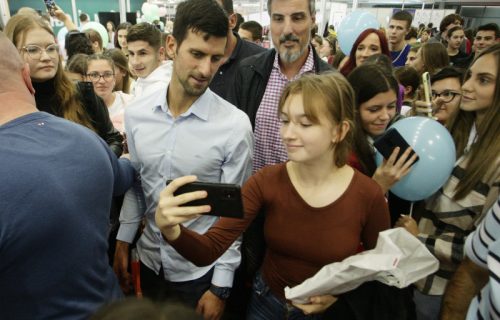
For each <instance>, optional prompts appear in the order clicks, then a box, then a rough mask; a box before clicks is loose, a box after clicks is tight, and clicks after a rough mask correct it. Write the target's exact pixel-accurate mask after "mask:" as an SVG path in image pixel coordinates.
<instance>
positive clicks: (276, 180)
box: [171, 164, 390, 299]
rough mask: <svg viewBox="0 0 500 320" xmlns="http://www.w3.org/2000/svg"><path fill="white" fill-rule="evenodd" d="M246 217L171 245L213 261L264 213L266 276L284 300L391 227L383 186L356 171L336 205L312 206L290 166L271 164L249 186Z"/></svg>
mask: <svg viewBox="0 0 500 320" xmlns="http://www.w3.org/2000/svg"><path fill="white" fill-rule="evenodd" d="M242 193H243V205H244V208H245V217H244V219H241V220H240V219H230V218H221V219H220V220H219V221H218V222H217V223H216V224H215V225H214V226H213V227H212V228H210V230H208V232H207V233H205V234H204V235H200V234H197V233H195V232H193V231H190V230H188V229H186V228H182V230H181V235H180V237H179V238H178V239H177V240H175V241H173V242H171V245H172V246H173V247H174V248H175V249H176V250H177V251H178V252H179V253H180V254H181V255H183V256H184V257H185V258H187V259H188V260H190V261H192V262H193V263H195V264H197V265H209V264H211V263H212V262H213V261H215V260H216V259H217V258H218V257H219V256H220V255H221V254H222V253H224V251H225V250H226V249H227V248H228V247H229V246H230V245H231V243H232V242H233V241H234V240H235V239H236V238H237V237H238V236H239V235H240V234H241V233H242V232H243V231H244V230H245V229H246V227H247V226H248V225H249V224H250V223H251V221H252V220H253V219H254V218H255V216H256V215H257V214H258V213H259V211H260V210H263V212H264V213H265V217H266V218H265V225H264V234H265V238H266V243H267V251H266V255H265V257H264V262H263V266H262V275H263V277H264V280H265V282H266V283H267V284H268V285H269V287H270V289H271V290H272V292H273V293H274V294H275V295H276V296H278V297H280V298H282V299H285V297H284V288H285V287H286V286H289V287H293V286H295V285H297V284H300V283H301V282H302V281H304V280H305V279H307V278H310V277H311V276H313V275H314V274H315V273H316V272H317V271H319V269H321V268H322V267H323V266H324V265H327V264H329V263H333V262H337V261H342V260H343V259H345V258H347V257H349V256H351V255H353V254H356V252H357V249H358V246H359V244H360V242H362V243H363V245H364V247H365V248H366V249H372V248H373V247H374V246H375V244H376V241H377V237H378V233H379V232H380V231H383V230H385V229H388V228H389V227H390V221H389V211H388V208H387V203H386V200H385V198H384V195H383V194H382V190H381V188H380V187H379V186H378V184H377V183H376V182H374V181H373V180H372V179H370V178H368V177H366V176H365V175H363V174H361V173H359V172H358V171H355V173H354V176H353V179H352V181H351V182H350V184H349V186H348V188H347V189H346V191H345V192H344V194H343V195H341V196H340V197H339V198H338V199H337V200H335V201H334V202H332V203H331V204H329V205H327V206H325V207H321V208H314V207H311V206H309V205H308V204H307V203H306V202H305V201H304V200H303V199H302V198H301V196H300V195H299V194H298V192H297V191H296V190H295V188H294V186H293V185H292V183H291V181H290V178H289V176H288V173H287V171H286V166H285V164H279V165H275V166H270V167H266V168H264V169H262V170H260V171H259V172H257V173H256V174H255V175H253V176H252V177H251V178H250V179H249V180H248V181H247V183H246V184H245V185H244V187H243V190H242Z"/></svg>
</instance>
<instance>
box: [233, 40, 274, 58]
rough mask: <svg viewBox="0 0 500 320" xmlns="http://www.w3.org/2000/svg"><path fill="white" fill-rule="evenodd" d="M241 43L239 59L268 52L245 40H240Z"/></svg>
mask: <svg viewBox="0 0 500 320" xmlns="http://www.w3.org/2000/svg"><path fill="white" fill-rule="evenodd" d="M239 41H241V48H240V50H239V52H238V57H237V59H244V58H247V57H250V56H253V55H255V54H259V53H262V52H265V51H267V49H266V48H263V47H261V46H259V45H257V44H255V43H253V42H250V41H246V40H243V39H239Z"/></svg>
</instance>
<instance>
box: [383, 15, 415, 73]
mask: <svg viewBox="0 0 500 320" xmlns="http://www.w3.org/2000/svg"><path fill="white" fill-rule="evenodd" d="M412 21H413V16H412V15H411V13H409V12H408V11H404V10H402V11H398V12H396V13H394V14H393V15H392V17H391V20H390V21H389V26H388V28H387V38H388V40H389V50H390V51H391V58H392V65H393V66H394V67H402V66H404V65H405V63H406V58H407V56H408V52H410V47H411V46H410V45H409V44H407V43H406V41H405V37H406V35H407V34H408V33H409V32H410V28H411V22H412Z"/></svg>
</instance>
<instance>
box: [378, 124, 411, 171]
mask: <svg viewBox="0 0 500 320" xmlns="http://www.w3.org/2000/svg"><path fill="white" fill-rule="evenodd" d="M373 145H374V146H375V148H377V150H378V151H379V152H380V153H381V154H382V156H384V158H385V159H389V157H390V156H391V154H392V152H393V151H394V149H395V148H396V147H399V153H398V156H397V157H396V161H397V160H398V159H399V158H400V157H401V156H402V155H403V153H404V152H405V151H406V149H408V147H409V146H410V145H409V144H408V142H406V140H405V139H404V138H403V136H401V134H400V133H399V132H398V130H396V129H394V128H390V129H389V130H387V131H386V132H385V133H384V135H383V136H381V137H379V138H378V139H377V140H375V141H374V143H373ZM414 153H415V151H412V152H411V153H410V155H409V156H408V158H411V157H412V156H413V154H414ZM417 161H418V157H417V159H416V160H415V162H414V163H413V164H415V163H416V162H417Z"/></svg>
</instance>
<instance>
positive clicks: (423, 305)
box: [413, 289, 443, 320]
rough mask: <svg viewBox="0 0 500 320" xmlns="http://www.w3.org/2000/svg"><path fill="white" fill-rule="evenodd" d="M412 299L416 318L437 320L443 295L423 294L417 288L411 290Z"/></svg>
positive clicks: (419, 319)
mask: <svg viewBox="0 0 500 320" xmlns="http://www.w3.org/2000/svg"><path fill="white" fill-rule="evenodd" d="M413 301H414V302H415V311H416V313H417V320H438V319H439V310H440V309H441V303H442V302H443V296H431V295H427V294H423V293H421V292H420V291H418V289H414V290H413Z"/></svg>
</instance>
